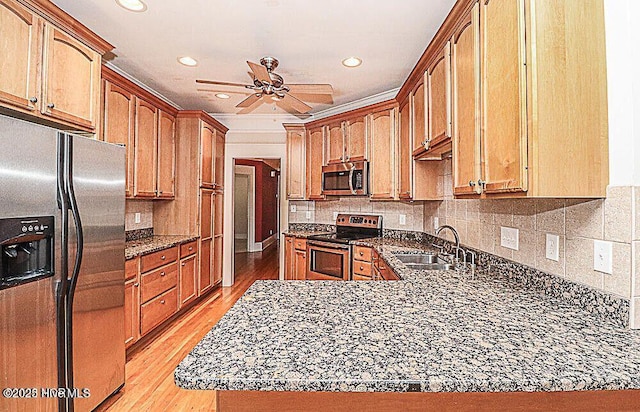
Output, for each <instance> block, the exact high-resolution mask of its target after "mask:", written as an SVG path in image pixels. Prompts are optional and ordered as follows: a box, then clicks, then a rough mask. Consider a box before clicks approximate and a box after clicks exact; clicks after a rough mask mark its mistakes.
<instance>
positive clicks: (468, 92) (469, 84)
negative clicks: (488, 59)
mask: <svg viewBox="0 0 640 412" xmlns="http://www.w3.org/2000/svg"><path fill="white" fill-rule="evenodd" d="M479 7H480V6H479V5H478V4H477V3H476V4H475V5H474V6H473V9H472V10H470V11H469V12H468V13H467V14H466V15H465V16H464V18H463V19H462V21H461V23H460V25H459V26H458V27H457V28H456V30H455V32H454V34H453V38H452V42H451V43H452V46H451V48H452V53H451V61H452V64H451V70H452V75H453V76H452V77H453V139H452V140H453V169H454V170H455V171H456V173H454V174H453V193H454V194H456V195H463V194H470V193H475V192H476V191H477V189H478V188H479V186H478V184H477V181H478V179H479V178H480V167H481V164H480V162H481V157H480V9H479Z"/></svg>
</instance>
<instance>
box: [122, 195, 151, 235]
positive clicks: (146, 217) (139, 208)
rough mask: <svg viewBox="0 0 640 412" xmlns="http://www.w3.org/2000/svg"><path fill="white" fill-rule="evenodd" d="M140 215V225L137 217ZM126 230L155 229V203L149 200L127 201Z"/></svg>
mask: <svg viewBox="0 0 640 412" xmlns="http://www.w3.org/2000/svg"><path fill="white" fill-rule="evenodd" d="M136 213H140V223H136V221H135V215H136ZM124 228H125V230H137V229H148V228H153V202H151V201H148V200H127V201H126V202H125V221H124Z"/></svg>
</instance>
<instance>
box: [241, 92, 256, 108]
mask: <svg viewBox="0 0 640 412" xmlns="http://www.w3.org/2000/svg"><path fill="white" fill-rule="evenodd" d="M258 100H260V97H258V95H257V94H255V93H254V94H252V95H251V96H249V97H247V98H246V99H244V100H243V101H241V102H240V103H238V104H237V105H236V107H249V106H251V105H252V104H254V103H255V102H257V101H258Z"/></svg>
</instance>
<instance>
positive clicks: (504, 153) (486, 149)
mask: <svg viewBox="0 0 640 412" xmlns="http://www.w3.org/2000/svg"><path fill="white" fill-rule="evenodd" d="M481 3H482V7H481V9H480V18H481V25H480V27H481V33H482V34H481V36H482V82H481V85H482V156H483V172H484V180H485V182H486V183H485V184H486V189H485V190H486V192H487V193H500V192H521V191H526V190H527V113H526V109H527V108H526V71H525V53H526V51H525V19H524V0H511V1H497V0H485V1H483V2H481Z"/></svg>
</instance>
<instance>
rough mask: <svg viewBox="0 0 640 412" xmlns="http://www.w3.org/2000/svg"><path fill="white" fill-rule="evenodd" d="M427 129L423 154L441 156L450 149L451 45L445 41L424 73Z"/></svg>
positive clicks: (432, 156)
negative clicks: (426, 91)
mask: <svg viewBox="0 0 640 412" xmlns="http://www.w3.org/2000/svg"><path fill="white" fill-rule="evenodd" d="M424 82H425V83H426V84H427V85H428V86H427V90H428V93H427V119H428V125H429V127H428V130H427V138H426V141H425V145H424V146H425V149H426V153H425V155H426V156H427V157H428V158H436V159H438V158H442V154H443V153H445V152H448V151H449V150H450V149H451V46H450V42H447V43H446V44H445V46H444V48H443V49H442V51H441V53H439V54H438V55H437V56H436V59H435V60H434V62H433V63H432V64H431V65H430V66H429V68H428V69H427V72H426V73H425V80H424Z"/></svg>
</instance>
